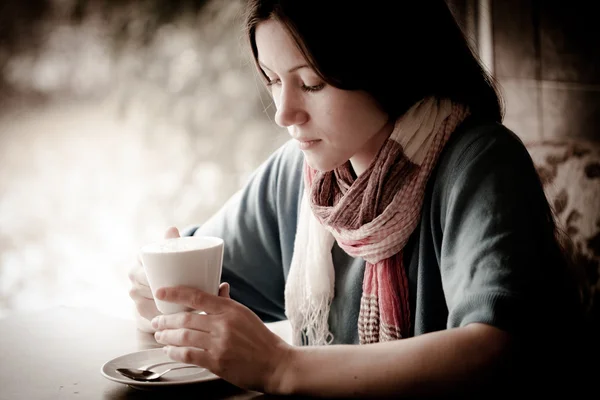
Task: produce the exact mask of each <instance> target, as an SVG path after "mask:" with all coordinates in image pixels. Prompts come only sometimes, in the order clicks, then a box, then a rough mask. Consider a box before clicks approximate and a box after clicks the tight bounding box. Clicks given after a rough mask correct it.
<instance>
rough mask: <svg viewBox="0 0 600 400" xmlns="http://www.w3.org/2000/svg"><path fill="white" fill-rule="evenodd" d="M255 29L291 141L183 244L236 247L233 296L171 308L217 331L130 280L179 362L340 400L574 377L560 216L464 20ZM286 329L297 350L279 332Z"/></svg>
mask: <svg viewBox="0 0 600 400" xmlns="http://www.w3.org/2000/svg"><path fill="white" fill-rule="evenodd" d="M246 24H247V37H248V40H249V44H250V49H251V52H252V55H253V58H254V61H255V63H256V67H257V71H258V72H259V74H260V76H261V77H262V78H263V79H264V82H265V84H266V85H267V87H268V88H269V90H270V91H271V94H272V98H273V101H274V103H275V106H276V109H277V111H276V116H275V122H276V123H277V124H278V125H280V126H281V127H285V128H287V130H288V132H289V134H290V135H291V137H292V139H293V140H291V141H290V142H289V143H288V144H286V145H285V146H283V147H282V148H281V149H279V150H278V151H277V152H276V153H275V154H274V155H273V156H272V157H271V158H270V159H269V160H267V161H266V162H265V163H264V164H263V165H262V166H261V167H260V168H259V169H258V170H257V171H256V173H255V174H254V175H253V177H252V179H251V180H250V182H249V183H248V184H247V186H246V187H245V188H244V189H243V191H242V192H241V193H240V194H239V196H235V197H234V198H233V199H232V200H231V201H230V202H229V203H228V204H226V205H225V206H224V207H223V208H222V210H220V211H219V212H218V213H217V214H216V215H215V216H214V217H213V218H212V219H211V220H210V221H208V222H207V223H206V224H204V225H203V226H202V227H200V228H197V229H196V228H194V229H190V230H189V231H188V232H186V233H185V234H188V235H191V234H196V235H217V236H220V237H223V238H224V239H225V242H226V253H225V259H224V271H223V281H224V282H228V283H223V284H222V286H221V291H220V296H218V297H217V296H211V295H208V294H205V293H200V292H198V291H196V290H193V289H190V288H185V287H178V288H162V289H159V290H158V291H157V292H156V293H155V294H154V295H155V296H156V297H157V298H160V299H163V300H167V301H174V302H178V303H182V304H187V305H189V306H192V307H194V308H197V309H202V310H205V311H206V312H207V314H208V315H198V314H188V313H182V314H175V315H164V316H160V315H159V313H158V311H157V310H156V308H155V307H154V304H153V297H152V293H150V291H149V289H148V288H147V282H145V278H144V276H143V271H142V270H141V268H139V267H138V268H137V269H136V270H135V271H134V272H133V273H132V274H131V278H132V281H133V286H132V290H131V296H132V298H133V299H134V300H135V301H136V305H137V309H138V310H139V312H140V314H141V315H142V317H144V318H145V319H147V320H151V321H152V328H153V329H154V330H156V333H155V337H156V340H157V341H158V342H159V343H162V344H164V345H165V346H166V352H167V354H168V355H169V356H170V357H171V358H173V359H175V360H180V361H185V362H189V363H195V364H198V365H201V366H204V367H206V368H208V369H210V370H211V371H213V372H215V373H216V374H218V375H219V376H221V377H223V378H224V379H226V380H228V381H230V382H232V383H234V384H236V385H239V386H242V387H246V388H250V389H254V390H259V391H264V392H268V393H284V394H290V393H292V394H309V395H319V396H329V397H337V396H340V397H349V396H369V397H375V396H400V395H401V396H412V395H421V394H427V395H429V394H454V393H472V392H477V391H478V390H487V389H489V388H490V387H494V385H497V387H496V389H495V390H498V389H499V388H506V387H511V385H512V384H513V383H514V384H516V383H518V382H521V381H529V380H530V377H529V376H525V375H523V374H522V373H521V372H522V371H525V370H526V369H527V368H537V369H539V368H541V367H542V366H544V365H548V364H547V363H546V361H547V360H546V359H545V358H544V356H545V355H548V354H550V353H549V352H548V349H549V348H551V349H552V353H551V355H552V357H549V359H552V360H554V361H555V362H556V361H557V360H560V361H563V355H564V354H563V353H566V351H564V352H563V351H561V348H562V347H563V346H562V344H569V343H570V341H569V338H568V335H569V332H570V331H571V330H574V327H575V326H576V323H577V319H576V317H577V315H578V312H577V310H578V309H577V292H576V288H575V286H574V285H573V284H571V283H572V280H571V278H570V275H569V269H568V267H567V264H566V261H565V258H564V257H563V255H562V253H561V247H560V245H559V242H558V240H557V231H556V227H555V225H554V221H553V218H552V214H551V211H550V207H549V205H548V203H547V201H546V198H545V196H544V193H543V190H542V187H541V184H540V181H539V179H538V176H537V174H536V172H535V169H534V166H533V164H532V161H531V159H530V157H529V155H528V153H527V151H526V149H525V148H524V146H523V144H522V143H521V142H520V141H519V140H518V138H517V137H516V136H515V135H514V134H513V133H512V132H510V131H509V130H508V129H506V128H505V127H504V126H503V125H502V107H501V101H500V99H499V96H498V94H497V92H496V90H495V88H494V85H493V83H492V80H491V79H490V77H489V76H488V75H487V74H486V73H485V71H484V70H483V69H482V67H481V65H480V64H479V62H478V61H477V58H476V57H475V56H474V55H473V53H472V52H471V50H470V49H469V46H468V44H467V42H466V40H465V38H464V36H463V34H462V32H461V30H460V29H459V27H458V26H457V24H456V22H455V21H454V19H453V17H452V14H451V13H450V11H449V10H448V7H447V5H446V3H445V2H444V1H443V0H428V1H414V2H393V1H383V0H382V1H371V2H369V3H368V7H367V6H365V5H364V4H361V3H358V2H356V3H354V2H346V1H337V0H334V1H327V2H321V1H313V0H303V1H297V0H252V1H249V2H248V9H247V14H246ZM167 234H168V235H178V234H179V232H178V231H177V230H176V229H171V230H170V231H168V233H167ZM229 284H230V285H231V296H230V294H229ZM282 319H289V321H290V322H291V324H292V328H293V333H294V344H295V345H296V346H290V345H288V344H287V343H285V342H284V341H282V340H281V339H280V338H278V337H277V336H275V335H274V334H272V333H271V332H270V331H269V330H268V329H267V328H265V327H264V325H263V321H275V320H282ZM550 344H551V345H552V347H547V346H549V345H550ZM552 365H553V366H554V365H556V364H552ZM517 367H520V368H517ZM548 370H549V371H554V369H553V368H548ZM540 372H541V371H540ZM545 377H546V378H547V377H548V376H547V375H546V376H545ZM508 380H510V383H511V385H508V382H509V381H508ZM531 386H532V387H533V386H534V385H531Z"/></svg>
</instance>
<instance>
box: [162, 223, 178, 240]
mask: <svg viewBox="0 0 600 400" xmlns="http://www.w3.org/2000/svg"><path fill="white" fill-rule="evenodd" d="M179 236H181V235H180V234H179V229H177V228H176V227H174V226H172V227H170V228H169V229H167V230H166V232H165V239H172V238H178V237H179Z"/></svg>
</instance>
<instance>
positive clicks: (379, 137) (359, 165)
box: [350, 119, 395, 177]
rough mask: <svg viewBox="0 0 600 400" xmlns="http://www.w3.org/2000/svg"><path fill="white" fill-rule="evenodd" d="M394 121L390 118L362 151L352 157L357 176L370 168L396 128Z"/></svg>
mask: <svg viewBox="0 0 600 400" xmlns="http://www.w3.org/2000/svg"><path fill="white" fill-rule="evenodd" d="M394 122H395V121H394V120H393V119H390V120H388V121H387V122H386V124H385V125H384V126H383V127H382V128H381V129H380V130H379V131H378V132H377V133H376V134H375V135H374V136H373V137H372V138H371V140H369V141H368V142H367V143H366V144H365V146H364V147H363V148H362V149H361V151H360V152H358V153H356V154H355V155H354V156H353V157H352V158H351V159H350V164H351V165H352V169H353V170H354V173H355V174H356V176H357V177H358V176H360V175H361V174H362V173H363V172H365V171H366V170H367V168H369V166H370V165H371V163H372V162H373V160H374V159H375V156H377V153H379V150H380V149H381V147H382V146H383V144H384V143H385V141H386V140H387V139H388V138H389V137H390V135H391V134H392V132H393V130H394Z"/></svg>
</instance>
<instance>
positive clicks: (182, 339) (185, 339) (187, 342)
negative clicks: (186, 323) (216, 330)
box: [154, 328, 211, 349]
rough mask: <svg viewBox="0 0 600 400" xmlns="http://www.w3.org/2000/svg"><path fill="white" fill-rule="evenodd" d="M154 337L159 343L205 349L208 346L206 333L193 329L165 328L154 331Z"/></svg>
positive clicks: (209, 338)
mask: <svg viewBox="0 0 600 400" xmlns="http://www.w3.org/2000/svg"><path fill="white" fill-rule="evenodd" d="M154 339H156V341H157V342H158V343H160V344H164V345H170V346H184V347H185V346H189V347H197V348H199V349H206V348H208V347H209V346H210V340H211V337H210V335H209V334H208V333H206V332H202V331H195V330H193V329H185V328H181V329H166V330H164V331H157V332H155V333H154Z"/></svg>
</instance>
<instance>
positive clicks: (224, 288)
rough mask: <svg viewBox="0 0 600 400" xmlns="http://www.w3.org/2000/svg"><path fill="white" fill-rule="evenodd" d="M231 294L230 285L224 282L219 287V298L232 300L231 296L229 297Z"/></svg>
mask: <svg viewBox="0 0 600 400" xmlns="http://www.w3.org/2000/svg"><path fill="white" fill-rule="evenodd" d="M229 292H230V286H229V283H227V282H223V283H221V284H220V285H219V297H225V298H227V299H230V298H231V296H230V295H229Z"/></svg>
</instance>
